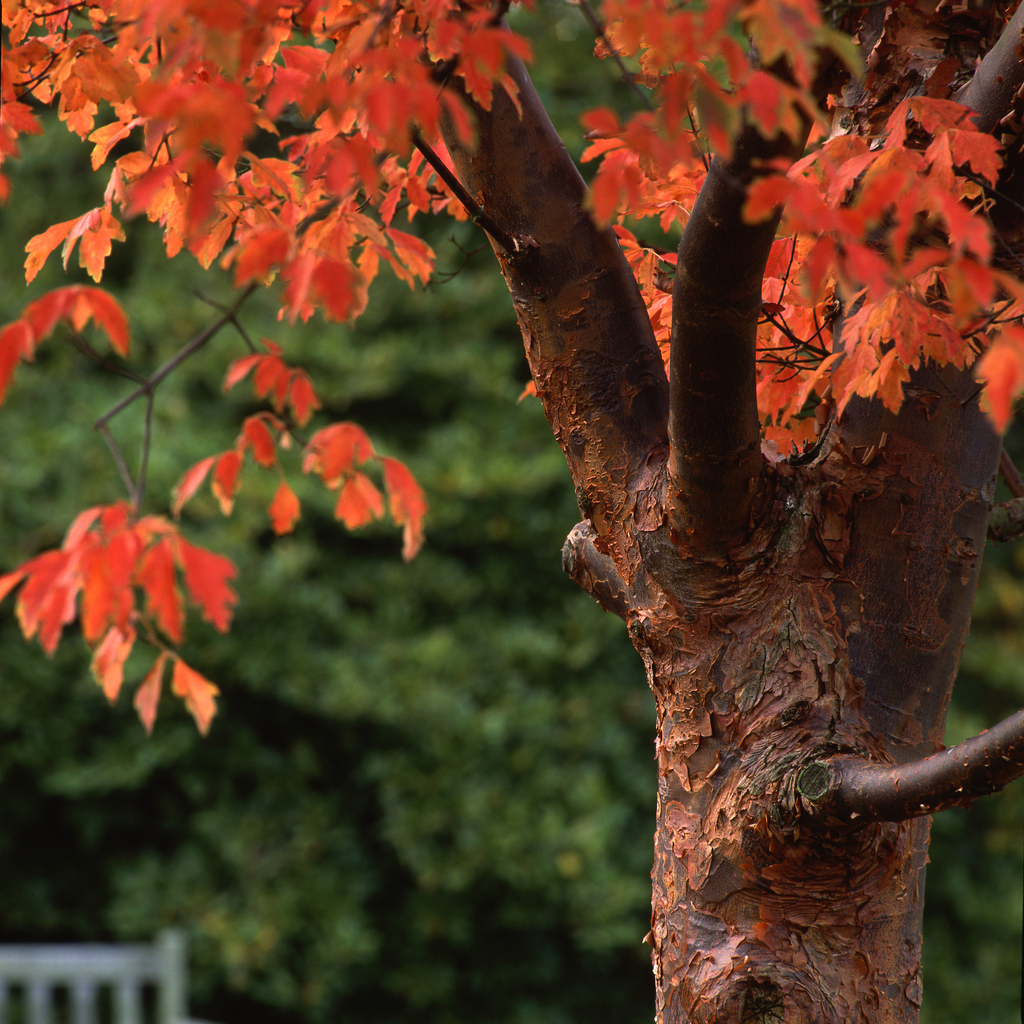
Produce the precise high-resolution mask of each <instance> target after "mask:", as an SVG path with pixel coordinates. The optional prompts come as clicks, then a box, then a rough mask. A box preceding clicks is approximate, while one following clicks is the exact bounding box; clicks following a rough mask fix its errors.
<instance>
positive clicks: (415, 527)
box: [381, 458, 427, 562]
mask: <svg viewBox="0 0 1024 1024" xmlns="http://www.w3.org/2000/svg"><path fill="white" fill-rule="evenodd" d="M381 463H382V465H383V466H384V484H385V486H386V487H387V491H388V507H389V508H390V510H391V517H392V518H393V519H394V521H395V522H396V523H397V524H398V525H399V526H404V527H405V529H404V530H403V531H402V536H403V545H402V557H403V558H404V559H405V560H406V561H407V562H408V561H411V560H412V559H413V558H415V557H416V555H417V553H418V552H419V550H420V548H421V547H422V546H423V517H424V515H426V512H427V499H426V498H425V497H424V495H423V490H422V488H421V487H420V485H419V484H418V483H416V480H415V478H414V477H413V475H412V473H410V472H409V470H408V469H407V468H406V467H405V466H403V465H402V463H401V462H399V461H398V460H397V459H388V458H383V459H381Z"/></svg>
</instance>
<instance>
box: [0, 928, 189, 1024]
mask: <svg viewBox="0 0 1024 1024" xmlns="http://www.w3.org/2000/svg"><path fill="white" fill-rule="evenodd" d="M146 986H151V987H152V988H153V989H155V992H156V1014H155V1018H154V1017H153V1015H152V1014H151V1013H148V1014H147V1013H146V1012H145V1005H146V1000H145V999H144V989H145V988H146ZM104 989H109V990H110V995H109V996H108V997H106V998H103V997H101V992H102V991H103V990H104ZM60 990H65V991H66V995H63V996H58V995H57V993H58V992H59V991H60ZM19 1003H20V1005H18V1004H19ZM108 1007H109V1012H103V1011H104V1010H106V1009H107V1008H108ZM19 1011H20V1012H19ZM147 1018H150V1019H152V1020H153V1022H154V1024H206V1022H204V1021H197V1020H194V1019H191V1018H189V1016H188V948H187V941H186V938H185V933H184V932H183V931H181V930H179V929H177V928H168V929H166V930H165V931H162V932H160V933H159V934H158V936H157V939H156V941H155V942H154V943H152V944H151V945H145V944H142V943H130V944H129V943H125V944H113V943H75V944H73V945H56V944H53V945H51V944H39V945H0V1024H12V1022H13V1021H20V1022H23V1024H61V1022H67V1024H107V1022H108V1021H112V1024H147Z"/></svg>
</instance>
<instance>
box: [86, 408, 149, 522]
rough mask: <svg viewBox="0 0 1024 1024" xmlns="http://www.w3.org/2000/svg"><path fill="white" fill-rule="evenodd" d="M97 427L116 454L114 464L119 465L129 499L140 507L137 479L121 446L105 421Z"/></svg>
mask: <svg viewBox="0 0 1024 1024" xmlns="http://www.w3.org/2000/svg"><path fill="white" fill-rule="evenodd" d="M96 429H97V430H98V431H99V432H100V433H101V434H102V435H103V440H104V441H106V442H107V447H108V448H109V449H110V454H111V455H113V456H114V464H115V465H116V466H117V471H118V473H120V474H121V480H122V481H123V482H124V486H125V490H127V491H128V500H129V501H130V502H131V503H132V504H133V505H134V506H135V508H136V509H138V507H139V501H140V495H139V489H138V488H137V487H136V486H135V481H134V480H132V474H131V470H129V469H128V464H127V463H126V462H125V459H124V455H123V454H122V452H121V448H120V446H119V445H118V443H117V442H116V441H115V440H114V435H113V434H111V433H110V428H109V427H108V426H107V425H106V424H105V423H104V424H102V425H101V426H98V427H97V428H96Z"/></svg>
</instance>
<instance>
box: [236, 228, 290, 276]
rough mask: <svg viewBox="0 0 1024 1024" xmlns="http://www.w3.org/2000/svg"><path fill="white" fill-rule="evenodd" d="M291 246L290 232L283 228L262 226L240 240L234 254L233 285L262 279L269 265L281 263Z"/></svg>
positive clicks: (286, 256) (269, 267)
mask: <svg viewBox="0 0 1024 1024" xmlns="http://www.w3.org/2000/svg"><path fill="white" fill-rule="evenodd" d="M290 248H291V234H290V233H289V232H288V231H286V230H285V229H284V228H264V229H263V230H262V231H259V232H257V233H256V234H254V235H250V236H249V238H248V239H247V240H246V241H244V242H242V243H241V244H240V245H239V246H238V249H237V250H236V251H235V254H234V262H235V287H236V288H239V287H241V286H242V285H243V284H246V283H248V282H249V281H253V280H262V279H263V278H264V277H265V276H266V275H267V273H268V272H269V271H270V269H271V267H275V266H278V265H280V264H281V263H283V262H284V261H285V260H286V259H287V258H288V252H289V250H290Z"/></svg>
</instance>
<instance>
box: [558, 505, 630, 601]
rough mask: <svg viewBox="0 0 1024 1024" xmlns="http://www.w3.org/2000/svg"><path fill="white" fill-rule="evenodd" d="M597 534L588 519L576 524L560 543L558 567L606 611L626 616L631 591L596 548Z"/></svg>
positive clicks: (613, 565)
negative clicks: (560, 559)
mask: <svg viewBox="0 0 1024 1024" xmlns="http://www.w3.org/2000/svg"><path fill="white" fill-rule="evenodd" d="M596 539H597V534H596V533H595V531H594V527H593V526H592V525H591V523H590V520H584V521H583V522H582V523H577V524H576V525H575V526H574V527H573V528H572V530H571V531H570V532H569V536H568V537H566V539H565V543H564V544H563V545H562V568H563V569H564V570H565V573H566V575H567V576H568V577H569V578H570V579H571V580H572V581H573V583H575V584H576V585H577V586H578V587H580V588H582V589H583V590H585V591H586V592H587V593H588V594H590V596H591V597H593V598H594V600H595V601H597V603H598V604H599V605H600V606H601V607H602V608H603V609H604V610H605V611H606V612H612V613H614V614H615V615H618V616H619V618H622V619H624V618H626V616H627V615H628V613H629V609H630V607H632V605H633V604H634V603H635V602H634V599H633V594H632V590H631V589H630V587H629V585H628V584H627V583H626V582H625V581H624V580H623V578H622V577H621V576H620V575H619V571H618V569H616V568H615V563H614V562H613V561H612V560H611V558H609V557H608V555H603V554H601V552H600V551H598V550H597V548H596V546H595V544H594V541H595V540H596Z"/></svg>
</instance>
